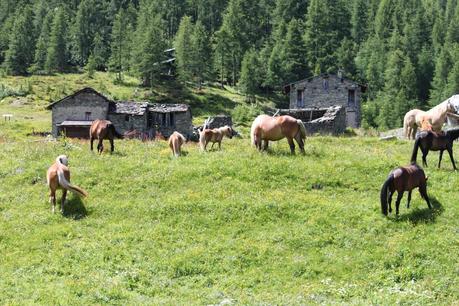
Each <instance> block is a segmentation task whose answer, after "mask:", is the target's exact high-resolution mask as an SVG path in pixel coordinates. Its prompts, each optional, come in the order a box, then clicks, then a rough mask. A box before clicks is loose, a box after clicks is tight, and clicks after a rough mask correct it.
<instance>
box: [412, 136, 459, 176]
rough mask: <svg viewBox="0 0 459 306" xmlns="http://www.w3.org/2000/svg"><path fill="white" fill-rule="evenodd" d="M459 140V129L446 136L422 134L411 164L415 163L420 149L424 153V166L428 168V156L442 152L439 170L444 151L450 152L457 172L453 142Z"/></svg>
mask: <svg viewBox="0 0 459 306" xmlns="http://www.w3.org/2000/svg"><path fill="white" fill-rule="evenodd" d="M457 138H459V129H454V130H448V131H447V132H446V133H445V134H443V133H435V132H422V133H420V134H419V135H418V137H417V138H416V141H415V143H414V148H413V154H412V155H411V162H412V163H415V162H416V159H417V155H418V149H419V148H421V152H422V164H423V166H424V167H427V160H426V157H427V154H429V151H440V159H439V160H438V168H440V166H441V159H442V157H443V151H445V150H446V151H448V154H449V158H450V159H451V163H452V164H453V168H454V170H457V168H456V163H455V162H454V157H453V142H454V140H456V139H457Z"/></svg>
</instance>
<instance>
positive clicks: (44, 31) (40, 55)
mask: <svg viewBox="0 0 459 306" xmlns="http://www.w3.org/2000/svg"><path fill="white" fill-rule="evenodd" d="M52 23H53V13H52V12H49V13H48V14H47V15H46V17H45V19H44V20H43V24H42V25H41V33H40V36H39V37H38V41H37V48H36V49H35V57H34V64H33V66H32V71H33V72H38V71H43V70H44V69H45V63H46V58H47V53H48V46H49V37H50V35H51V26H52Z"/></svg>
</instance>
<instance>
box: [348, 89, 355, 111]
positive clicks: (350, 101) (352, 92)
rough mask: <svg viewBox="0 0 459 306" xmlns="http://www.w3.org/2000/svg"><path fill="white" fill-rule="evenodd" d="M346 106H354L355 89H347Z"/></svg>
mask: <svg viewBox="0 0 459 306" xmlns="http://www.w3.org/2000/svg"><path fill="white" fill-rule="evenodd" d="M347 106H350V107H354V106H355V90H353V89H349V93H348V98H347Z"/></svg>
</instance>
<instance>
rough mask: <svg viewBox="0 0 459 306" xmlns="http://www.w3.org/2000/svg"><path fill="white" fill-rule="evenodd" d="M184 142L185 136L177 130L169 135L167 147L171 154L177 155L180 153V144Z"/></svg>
mask: <svg viewBox="0 0 459 306" xmlns="http://www.w3.org/2000/svg"><path fill="white" fill-rule="evenodd" d="M185 142H186V138H185V136H183V135H182V134H180V133H179V132H174V133H172V135H171V136H170V137H169V148H171V150H172V154H173V155H174V156H175V157H179V156H180V155H181V154H182V150H181V149H182V145H183V144H184V143H185Z"/></svg>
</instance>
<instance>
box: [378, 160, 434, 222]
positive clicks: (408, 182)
mask: <svg viewBox="0 0 459 306" xmlns="http://www.w3.org/2000/svg"><path fill="white" fill-rule="evenodd" d="M418 187H419V193H420V194H421V197H422V198H423V199H424V200H425V201H426V202H427V206H429V208H430V209H432V205H430V201H429V197H428V196H427V177H426V175H425V173H424V170H422V168H421V167H419V166H418V165H416V164H411V165H409V166H406V167H400V168H397V169H395V170H393V171H392V172H391V173H390V174H389V177H388V178H387V180H386V181H385V182H384V184H383V186H382V188H381V211H382V213H383V214H384V215H386V216H387V207H388V206H389V213H391V212H392V206H391V202H392V195H393V194H394V193H395V191H397V200H396V202H395V209H396V214H397V215H398V213H399V206H400V201H401V200H402V197H403V193H404V192H405V191H408V203H407V205H406V207H407V208H410V202H411V192H412V190H413V189H415V188H418Z"/></svg>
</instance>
